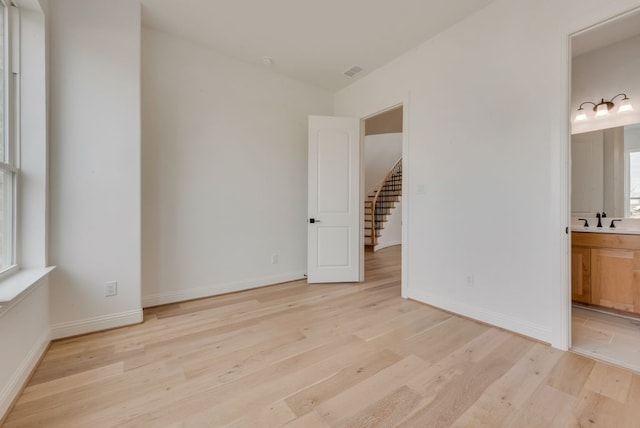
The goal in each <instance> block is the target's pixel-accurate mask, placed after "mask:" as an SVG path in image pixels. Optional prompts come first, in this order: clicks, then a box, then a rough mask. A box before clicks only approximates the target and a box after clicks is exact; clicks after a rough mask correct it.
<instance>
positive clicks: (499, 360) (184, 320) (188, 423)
mask: <svg viewBox="0 0 640 428" xmlns="http://www.w3.org/2000/svg"><path fill="white" fill-rule="evenodd" d="M399 255H400V251H399V247H392V248H388V249H385V250H382V251H379V252H378V253H367V268H366V276H367V281H366V282H365V283H362V284H325V285H307V284H306V283H305V282H304V281H298V282H292V283H287V284H280V285H276V286H272V287H267V288H261V289H257V290H252V291H247V292H242V293H236V294H230V295H225V296H219V297H213V298H208V299H202V300H196V301H190V302H185V303H179V304H173V305H167V306H162V307H157V308H151V309H148V310H145V322H144V323H143V324H140V325H136V326H131V327H127V328H122V329H118V330H112V331H107V332H102V333H96V334H91V335H86V336H82V337H77V338H71V339H66V340H61V341H57V342H55V343H53V344H52V346H51V348H50V349H49V351H48V352H47V354H46V355H45V357H44V358H43V360H42V362H41V364H40V365H39V366H38V368H37V369H36V371H35V373H34V375H33V377H32V378H31V380H30V382H29V384H28V386H27V387H26V388H25V390H24V392H23V393H22V395H21V396H20V398H19V399H18V401H17V403H16V406H15V407H14V409H13V410H12V411H11V413H10V414H9V415H8V417H7V418H6V421H5V426H6V427H7V428H9V427H40V426H42V427H65V428H68V427H92V428H93V427H111V426H124V427H156V426H157V427H279V426H287V427H304V428H314V427H392V426H399V427H448V426H455V427H503V426H505V427H565V426H570V427H571V426H575V427H579V426H590V427H637V426H639V424H640V405H639V404H640V376H639V375H638V374H634V373H633V372H631V371H629V370H625V369H621V368H617V367H614V366H609V365H607V364H605V363H600V362H596V361H594V360H592V359H589V358H586V357H584V356H580V355H576V354H574V353H566V352H561V351H557V350H554V349H552V348H550V347H549V346H546V345H544V344H541V343H537V342H535V341H532V340H528V339H525V338H523V337H520V336H517V335H515V334H511V333H508V332H505V331H502V330H500V329H496V328H492V327H489V326H486V325H482V324H479V323H476V322H473V321H470V320H467V319H463V318H460V317H457V316H453V315H451V314H448V313H445V312H442V311H440V310H437V309H434V308H431V307H429V306H426V305H423V304H421V303H417V302H414V301H409V300H403V299H401V298H400V297H399V295H400V286H399V278H400V258H399Z"/></svg>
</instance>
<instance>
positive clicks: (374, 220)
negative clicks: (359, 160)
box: [371, 158, 402, 246]
mask: <svg viewBox="0 0 640 428" xmlns="http://www.w3.org/2000/svg"><path fill="white" fill-rule="evenodd" d="M398 174H402V158H400V159H398V160H397V161H396V163H394V164H393V167H392V168H391V169H390V170H389V172H387V174H386V175H385V176H384V178H383V179H382V181H381V182H380V184H378V185H377V186H376V187H375V188H376V189H377V190H376V194H375V196H374V197H373V201H371V244H372V245H373V246H376V245H378V233H377V230H378V223H382V220H380V221H378V215H379V214H378V213H377V211H378V209H379V208H378V202H379V201H381V200H380V194H381V193H382V190H383V189H384V185H385V183H386V182H387V180H389V179H390V178H391V177H393V176H395V175H398ZM382 202H384V197H383V199H382ZM380 208H382V207H380Z"/></svg>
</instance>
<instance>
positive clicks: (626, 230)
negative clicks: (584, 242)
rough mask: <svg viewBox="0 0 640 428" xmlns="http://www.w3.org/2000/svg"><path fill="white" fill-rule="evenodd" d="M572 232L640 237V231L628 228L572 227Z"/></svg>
mask: <svg viewBox="0 0 640 428" xmlns="http://www.w3.org/2000/svg"><path fill="white" fill-rule="evenodd" d="M571 231H572V232H588V233H617V234H621V235H640V229H629V228H626V227H615V228H611V227H604V226H603V227H595V226H589V227H584V226H571Z"/></svg>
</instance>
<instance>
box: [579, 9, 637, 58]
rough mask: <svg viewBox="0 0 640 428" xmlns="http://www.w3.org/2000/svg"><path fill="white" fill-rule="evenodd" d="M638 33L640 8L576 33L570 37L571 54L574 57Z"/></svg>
mask: <svg viewBox="0 0 640 428" xmlns="http://www.w3.org/2000/svg"><path fill="white" fill-rule="evenodd" d="M638 35H640V9H638V10H636V11H634V12H631V13H628V14H626V15H623V16H621V17H618V18H615V19H612V20H609V21H606V22H604V23H602V24H599V25H596V26H594V27H591V28H588V29H587V30H585V31H582V32H581V33H578V34H576V35H575V36H573V37H572V38H571V54H572V55H573V56H574V57H575V56H578V55H582V54H585V53H587V52H591V51H593V50H596V49H600V48H604V47H606V46H609V45H612V44H614V43H617V42H621V41H623V40H626V39H629V38H631V37H635V36H638Z"/></svg>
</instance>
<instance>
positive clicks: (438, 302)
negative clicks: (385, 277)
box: [407, 289, 552, 343]
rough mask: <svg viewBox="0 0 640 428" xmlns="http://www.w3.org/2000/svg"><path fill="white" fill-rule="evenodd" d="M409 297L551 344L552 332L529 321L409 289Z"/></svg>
mask: <svg viewBox="0 0 640 428" xmlns="http://www.w3.org/2000/svg"><path fill="white" fill-rule="evenodd" d="M407 296H408V298H410V299H413V300H417V301H419V302H422V303H426V304H427V305H431V306H435V307H437V308H440V309H444V310H445V311H449V312H453V313H455V314H458V315H462V316H464V317H468V318H472V319H475V320H477V321H480V322H483V323H487V324H491V325H493V326H496V327H500V328H503V329H505V330H509V331H512V332H514V333H518V334H522V335H523V336H527V337H531V338H533V339H536V340H540V341H542V342H545V343H551V339H552V331H551V330H550V329H548V328H545V327H544V326H541V325H538V324H534V323H530V322H528V321H523V320H521V319H517V318H513V317H510V316H508V315H504V314H501V313H498V312H493V311H489V310H486V309H483V308H478V307H476V306H471V305H467V304H466V303H461V302H457V301H453V300H450V299H447V298H445V297H442V296H437V295H433V294H429V293H425V292H423V291H419V290H412V289H409V290H408V293H407Z"/></svg>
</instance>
